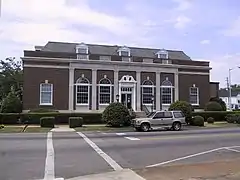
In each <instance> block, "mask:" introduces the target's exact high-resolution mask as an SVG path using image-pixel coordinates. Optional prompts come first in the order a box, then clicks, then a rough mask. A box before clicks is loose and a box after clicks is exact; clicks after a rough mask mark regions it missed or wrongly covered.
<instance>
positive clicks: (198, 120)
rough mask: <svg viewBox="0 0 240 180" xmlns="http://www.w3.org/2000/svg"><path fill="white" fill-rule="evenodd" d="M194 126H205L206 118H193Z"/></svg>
mask: <svg viewBox="0 0 240 180" xmlns="http://www.w3.org/2000/svg"><path fill="white" fill-rule="evenodd" d="M193 125H194V126H204V118H203V117H202V116H195V117H194V118H193Z"/></svg>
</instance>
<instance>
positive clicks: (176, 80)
mask: <svg viewBox="0 0 240 180" xmlns="http://www.w3.org/2000/svg"><path fill="white" fill-rule="evenodd" d="M178 75H179V74H178V72H176V73H174V86H175V90H174V92H175V94H174V96H175V99H174V102H175V101H178V100H179V83H178Z"/></svg>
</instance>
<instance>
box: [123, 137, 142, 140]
mask: <svg viewBox="0 0 240 180" xmlns="http://www.w3.org/2000/svg"><path fill="white" fill-rule="evenodd" d="M125 138H126V139H129V140H131V141H138V140H140V139H139V138H135V137H125Z"/></svg>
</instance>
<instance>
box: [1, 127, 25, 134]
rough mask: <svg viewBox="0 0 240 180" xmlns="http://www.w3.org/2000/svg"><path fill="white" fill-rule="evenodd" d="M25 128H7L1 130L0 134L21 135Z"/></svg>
mask: <svg viewBox="0 0 240 180" xmlns="http://www.w3.org/2000/svg"><path fill="white" fill-rule="evenodd" d="M23 128H24V127H23V126H5V127H4V128H3V129H0V133H20V132H22V130H23Z"/></svg>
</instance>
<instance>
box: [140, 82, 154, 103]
mask: <svg viewBox="0 0 240 180" xmlns="http://www.w3.org/2000/svg"><path fill="white" fill-rule="evenodd" d="M145 81H151V80H145ZM143 82H144V81H143ZM145 87H146V88H152V96H154V94H155V91H154V88H155V86H154V85H141V90H142V93H141V99H142V104H143V105H147V106H149V105H151V106H152V105H153V104H154V103H148V104H147V103H143V88H145ZM149 95H150V94H149ZM154 100H156V99H155V98H154Z"/></svg>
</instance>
